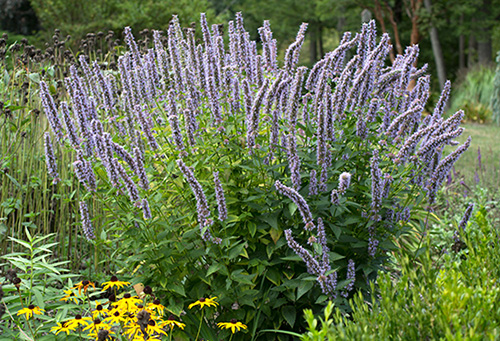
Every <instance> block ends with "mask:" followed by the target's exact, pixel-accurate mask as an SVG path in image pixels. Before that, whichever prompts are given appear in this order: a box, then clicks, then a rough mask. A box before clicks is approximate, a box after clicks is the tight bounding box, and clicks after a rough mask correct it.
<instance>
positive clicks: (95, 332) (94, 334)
mask: <svg viewBox="0 0 500 341" xmlns="http://www.w3.org/2000/svg"><path fill="white" fill-rule="evenodd" d="M101 330H106V331H107V332H108V334H107V335H106V337H105V338H104V340H116V339H115V338H113V337H112V336H111V334H114V333H113V332H112V331H111V330H110V329H105V328H101V329H99V331H101ZM88 336H90V337H93V338H94V340H101V339H100V338H99V333H98V332H97V331H92V332H90V333H89V335H88Z"/></svg>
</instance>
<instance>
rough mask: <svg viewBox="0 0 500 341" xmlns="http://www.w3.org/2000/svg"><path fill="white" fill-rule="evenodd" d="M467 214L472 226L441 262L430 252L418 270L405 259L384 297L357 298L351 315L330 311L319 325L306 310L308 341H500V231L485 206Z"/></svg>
mask: <svg viewBox="0 0 500 341" xmlns="http://www.w3.org/2000/svg"><path fill="white" fill-rule="evenodd" d="M467 213H468V214H469V216H470V215H471V214H472V224H470V225H469V226H467V220H466V219H464V220H462V221H461V224H459V226H458V229H457V230H455V241H454V242H453V241H450V242H451V244H454V247H453V248H451V247H450V251H449V252H448V253H446V254H444V255H443V256H442V257H441V258H440V259H437V258H435V257H431V253H430V252H427V253H426V254H424V255H423V257H421V258H420V259H419V264H418V265H416V264H415V263H413V262H411V261H410V260H409V259H408V257H407V256H404V255H402V258H401V260H402V271H401V274H400V275H399V276H397V278H394V277H393V276H391V275H390V274H382V275H381V276H379V278H378V279H377V283H378V286H379V292H378V295H379V296H378V297H375V296H374V297H372V298H371V300H370V299H368V301H369V302H370V303H369V302H367V301H366V300H367V297H366V296H365V297H363V296H362V295H361V294H360V295H356V296H355V297H354V299H353V301H352V302H351V304H352V307H353V311H352V313H351V314H350V315H349V316H345V315H342V313H341V312H340V311H338V310H337V311H336V312H334V313H333V314H332V315H333V316H332V315H328V310H325V316H326V318H325V319H324V321H323V322H322V323H321V325H319V324H318V320H317V319H315V318H314V316H313V314H312V313H311V312H310V311H306V319H307V321H308V324H309V328H308V329H309V331H308V332H307V333H305V334H303V336H302V339H303V340H319V338H318V337H317V336H318V335H321V336H322V337H323V338H321V340H325V337H326V339H328V340H380V339H388V338H391V339H419V340H420V339H447V340H457V339H460V340H495V339H498V337H499V335H500V309H499V308H498V305H497V304H496V302H498V299H499V298H500V287H499V285H498V278H499V276H500V273H499V271H498V266H497V265H498V261H499V255H500V253H499V252H498V248H499V247H500V245H499V238H498V237H499V230H498V227H495V226H494V225H492V224H490V223H489V222H488V218H487V211H486V210H485V209H484V207H480V208H479V209H478V210H477V211H476V212H472V210H467V212H466V216H465V218H467ZM431 238H432V237H430V238H429V237H428V238H427V242H428V244H429V245H431V242H432V241H431ZM457 245H459V247H457ZM450 246H451V245H450ZM372 304H373V305H372ZM330 310H331V307H330Z"/></svg>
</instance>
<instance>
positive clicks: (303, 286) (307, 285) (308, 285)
mask: <svg viewBox="0 0 500 341" xmlns="http://www.w3.org/2000/svg"><path fill="white" fill-rule="evenodd" d="M313 286H314V282H312V281H309V282H301V283H300V285H299V286H298V287H297V300H298V299H299V298H301V297H302V296H303V295H304V294H305V293H306V292H308V291H309V290H311V289H312V287H313Z"/></svg>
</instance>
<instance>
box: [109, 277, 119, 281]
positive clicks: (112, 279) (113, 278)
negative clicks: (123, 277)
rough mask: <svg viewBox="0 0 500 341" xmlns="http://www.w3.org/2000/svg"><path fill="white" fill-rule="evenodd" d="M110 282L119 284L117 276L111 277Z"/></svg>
mask: <svg viewBox="0 0 500 341" xmlns="http://www.w3.org/2000/svg"><path fill="white" fill-rule="evenodd" d="M110 282H118V278H117V277H116V276H111V280H110Z"/></svg>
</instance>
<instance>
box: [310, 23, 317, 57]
mask: <svg viewBox="0 0 500 341" xmlns="http://www.w3.org/2000/svg"><path fill="white" fill-rule="evenodd" d="M310 28H311V30H310V31H309V38H310V41H309V58H310V60H311V64H314V63H315V62H316V61H317V60H318V54H317V41H318V35H317V25H316V24H312V25H311V26H310Z"/></svg>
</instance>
